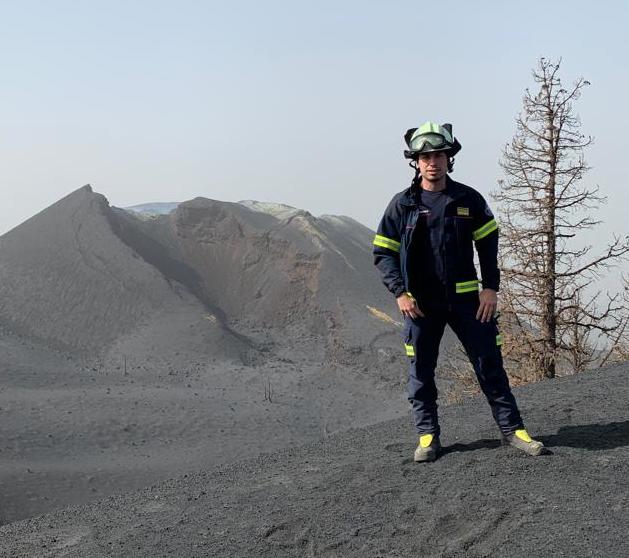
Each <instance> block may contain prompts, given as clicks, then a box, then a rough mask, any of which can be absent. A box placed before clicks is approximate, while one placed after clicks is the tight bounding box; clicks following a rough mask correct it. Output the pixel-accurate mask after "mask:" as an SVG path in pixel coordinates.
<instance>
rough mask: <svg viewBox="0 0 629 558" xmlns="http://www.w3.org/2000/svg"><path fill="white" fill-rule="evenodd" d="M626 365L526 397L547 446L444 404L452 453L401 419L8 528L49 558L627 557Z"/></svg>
mask: <svg viewBox="0 0 629 558" xmlns="http://www.w3.org/2000/svg"><path fill="white" fill-rule="evenodd" d="M627 373H629V366H628V365H627V364H625V365H621V366H616V367H612V368H609V369H607V370H602V371H597V372H590V373H584V374H581V375H578V376H572V377H566V378H561V379H555V380H550V381H546V382H542V383H538V384H532V385H528V386H524V387H521V388H517V390H516V391H517V396H518V399H519V401H520V402H521V405H522V407H523V409H524V411H525V415H526V416H527V417H528V427H529V429H530V430H531V431H532V432H535V433H536V434H537V435H538V437H539V438H540V439H542V440H543V441H544V442H545V444H546V446H547V447H548V448H549V450H550V453H549V454H548V455H544V456H541V457H538V458H531V457H529V456H526V455H524V454H521V453H519V452H517V451H516V450H514V449H512V448H503V447H500V444H499V441H498V440H497V433H496V430H495V427H494V426H493V425H492V423H491V419H490V417H489V412H488V409H487V406H486V404H485V402H484V401H482V400H480V399H472V400H468V401H466V402H465V403H463V404H458V405H452V406H445V407H443V408H442V419H443V420H442V423H443V429H444V436H443V442H444V444H445V453H444V455H443V456H442V457H441V458H440V459H439V460H437V461H436V462H434V463H428V464H416V463H414V462H413V461H412V459H411V456H412V451H413V441H414V440H413V436H412V435H411V434H410V425H409V423H408V421H407V420H394V421H388V422H383V423H380V424H378V425H375V426H371V427H368V428H363V429H358V430H352V431H348V432H344V433H340V434H338V435H335V436H333V437H331V438H329V439H327V440H325V441H322V442H317V443H313V444H309V445H306V446H302V447H299V448H292V449H287V450H284V451H281V452H279V453H272V454H264V455H260V456H258V457H252V458H249V459H245V460H241V461H240V462H238V463H233V464H231V465H226V466H222V467H218V468H214V469H211V470H208V471H204V472H198V473H195V474H189V475H186V476H184V477H180V478H176V479H173V480H170V481H167V482H164V483H160V484H155V485H153V486H151V487H148V488H145V489H143V490H140V491H136V492H133V493H128V494H125V495H120V496H117V497H112V498H108V499H105V500H103V501H100V502H96V503H93V504H91V505H89V506H83V507H76V508H69V509H66V510H63V511H59V512H56V513H53V514H49V515H45V516H41V517H37V518H34V519H30V520H28V521H23V522H19V523H14V524H12V525H7V526H4V527H2V528H0V554H2V555H3V556H12V557H15V558H21V557H30V556H41V557H48V556H50V557H52V556H61V555H63V556H67V557H74V556H76V557H79V556H80V557H83V558H90V557H101V556H131V555H133V556H151V557H152V558H153V557H161V556H199V557H200V556H243V557H245V556H269V557H274V558H275V557H289V556H296V557H297V556H326V557H334V556H343V557H353V556H356V557H361V558H362V557H372V556H373V557H375V556H433V557H457V556H460V557H463V556H465V557H481V556H483V557H487V556H501V557H503V556H504V557H528V556H565V557H574V556H626V555H627V553H628V551H629V545H628V543H627V538H626V526H627V524H629V511H628V510H629V480H628V479H629V422H628V421H627V416H626V402H627V400H628V398H629V386H628V383H627V381H626V379H627Z"/></svg>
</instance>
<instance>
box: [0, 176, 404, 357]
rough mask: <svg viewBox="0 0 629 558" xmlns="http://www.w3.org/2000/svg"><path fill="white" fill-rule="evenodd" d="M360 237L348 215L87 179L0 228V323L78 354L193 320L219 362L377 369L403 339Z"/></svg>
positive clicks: (171, 335)
mask: <svg viewBox="0 0 629 558" xmlns="http://www.w3.org/2000/svg"><path fill="white" fill-rule="evenodd" d="M372 236H373V232H372V231H370V230H369V229H368V228H366V227H364V226H363V225H361V224H360V223H358V222H356V221H354V220H353V219H350V218H348V217H338V216H321V217H314V216H313V215H311V214H310V213H308V212H306V211H302V210H298V209H295V208H291V207H288V206H283V205H280V204H267V203H261V202H253V201H247V202H241V203H228V202H221V201H216V200H211V199H206V198H195V199H193V200H190V201H187V202H183V203H169V204H146V205H143V206H136V207H135V208H130V209H129V210H123V209H119V208H115V207H111V206H110V205H109V204H108V202H107V200H106V199H105V197H104V196H102V195H101V194H98V193H95V192H93V191H92V189H91V187H90V186H85V187H83V188H81V189H79V190H77V191H75V192H73V193H71V194H70V195H69V196H67V197H65V198H63V199H61V200H60V201H58V202H57V203H55V204H54V205H52V206H50V207H49V208H47V209H45V210H44V211H42V212H41V213H39V214H37V215H35V216H34V217H32V218H31V219H29V220H28V221H26V222H25V223H23V224H21V225H20V226H18V227H16V228H15V229H13V230H12V231H10V232H9V233H7V234H5V235H4V236H2V237H0V322H1V323H2V325H3V326H4V328H5V329H8V330H9V331H12V332H15V333H17V334H19V335H21V336H24V337H27V338H29V339H34V340H37V341H39V342H42V343H44V344H45V345H47V346H50V347H53V348H56V349H60V350H63V351H69V352H80V353H82V354H100V355H102V354H106V353H107V351H108V350H110V349H111V348H112V347H117V348H118V350H123V349H122V347H121V346H120V344H125V343H128V342H129V339H130V338H131V337H134V336H136V337H137V336H138V335H139V336H142V335H143V334H142V332H145V334H146V335H148V334H149V332H150V334H151V335H152V338H153V340H154V341H157V342H156V343H155V342H154V343H152V344H153V345H155V346H156V350H157V351H158V352H166V353H168V352H170V351H172V350H175V351H176V347H178V346H180V345H183V346H185V344H186V338H187V337H188V336H189V335H190V333H191V332H190V331H189V330H190V329H192V330H193V334H194V335H197V336H200V337H201V338H202V340H203V344H204V353H205V354H207V355H211V356H212V358H216V359H219V360H222V359H227V360H236V361H242V362H245V363H251V362H253V361H256V360H259V359H262V360H266V359H268V358H269V357H270V356H273V355H275V356H279V357H281V358H290V359H291V360H298V361H301V360H316V361H317V362H320V363H348V364H351V365H353V366H357V367H373V366H376V367H378V368H381V367H382V365H383V364H384V365H388V364H389V363H390V362H391V360H392V359H393V360H398V358H399V357H401V351H400V346H401V345H400V339H399V324H398V323H396V318H395V314H394V312H395V305H394V302H393V300H392V299H391V297H390V296H389V295H388V293H386V291H385V290H384V288H383V287H382V285H381V284H380V280H379V277H378V276H377V272H376V270H375V268H374V267H373V265H372V259H371V240H372ZM190 320H192V322H191V323H193V324H194V325H193V326H192V327H190V326H191V324H190V323H188V322H189V321H190ZM137 348H138V347H134V348H131V347H126V348H125V349H124V350H125V351H127V352H134V350H135V349H137Z"/></svg>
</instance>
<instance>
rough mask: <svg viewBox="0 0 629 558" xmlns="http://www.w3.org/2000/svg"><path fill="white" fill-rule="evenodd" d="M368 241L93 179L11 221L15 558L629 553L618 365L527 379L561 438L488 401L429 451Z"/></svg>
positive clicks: (545, 425) (2, 257)
mask: <svg viewBox="0 0 629 558" xmlns="http://www.w3.org/2000/svg"><path fill="white" fill-rule="evenodd" d="M372 235H373V232H372V231H370V230H369V229H367V228H365V227H363V226H362V225H360V224H359V223H356V222H355V221H353V220H351V219H348V218H346V217H335V216H322V217H318V218H317V217H313V216H312V215H310V214H309V213H307V212H304V211H300V210H296V209H294V208H290V207H286V206H280V205H273V204H261V203H257V202H241V203H238V204H234V203H225V202H218V201H215V200H209V199H205V198H196V199H194V200H191V201H189V202H185V203H182V204H178V205H177V204H172V205H167V206H160V207H152V208H151V213H150V214H149V215H147V214H142V213H134V212H130V211H124V210H121V209H117V208H113V207H110V206H109V204H108V203H107V200H106V199H105V198H104V197H103V196H101V195H100V194H96V193H94V192H92V190H91V188H89V187H84V188H81V189H80V190H77V191H76V192H73V193H72V194H70V195H69V196H67V197H66V198H64V199H62V200H60V201H59V202H57V203H56V204H54V205H53V206H51V207H49V208H47V209H46V210H44V211H42V212H41V213H40V214H38V215H36V216H34V217H33V218H31V219H30V220H28V221H26V222H25V223H23V224H22V225H20V226H19V227H17V228H15V229H13V230H12V231H10V232H9V233H7V234H5V235H3V236H2V237H0V494H2V501H1V503H0V524H4V526H3V527H1V528H0V555H1V556H82V557H83V556H88V557H89V556H409V555H413V556H415V555H418V556H525V555H530V556H545V555H551V554H552V555H556V556H608V555H609V556H622V555H626V554H627V545H626V543H625V542H624V540H623V538H624V536H621V535H622V529H621V527H622V526H624V527H625V530H626V525H627V523H628V516H627V511H626V510H627V480H626V479H627V473H628V471H627V446H628V445H629V433H628V426H627V418H626V407H627V403H626V402H627V385H626V377H627V368H626V366H625V367H624V368H623V367H622V366H620V367H616V368H612V369H609V370H606V371H603V372H593V373H588V374H584V375H581V376H578V377H571V378H562V379H558V380H555V381H552V382H545V383H541V384H536V385H531V386H526V387H523V388H518V389H517V391H516V393H517V394H518V398H519V399H520V402H521V405H522V407H523V411H524V415H525V418H526V419H527V422H528V425H529V427H530V429H531V431H532V432H533V433H536V434H539V435H540V436H541V438H542V439H543V440H544V441H545V442H546V443H547V445H548V446H549V447H550V448H551V450H552V454H551V455H547V456H544V457H542V458H539V459H531V458H528V457H527V456H523V455H519V454H517V453H516V452H514V451H513V450H510V449H503V448H500V447H499V444H498V442H497V432H496V429H495V427H494V425H493V423H492V421H491V417H490V413H489V410H488V408H487V405H486V403H485V402H484V401H482V400H480V399H472V400H469V401H467V402H465V403H464V404H462V405H453V406H443V407H442V409H443V423H444V439H443V441H444V443H445V444H446V446H448V447H447V451H446V453H445V455H444V456H443V457H442V458H441V459H440V460H439V461H437V462H436V463H433V464H425V465H423V466H419V465H416V464H414V463H413V462H412V460H411V456H412V450H413V443H414V441H415V440H414V436H413V433H412V428H411V425H410V421H409V419H408V416H407V404H406V401H405V394H404V388H403V385H404V381H405V375H406V367H407V361H406V358H405V356H404V354H403V351H402V350H401V349H402V346H401V340H400V324H399V322H398V318H397V315H396V309H395V305H394V301H392V299H391V297H390V296H389V295H388V293H386V291H385V290H384V288H383V287H382V285H381V284H380V279H379V277H378V275H377V273H376V270H375V268H374V267H373V265H372V264H371V254H370V252H371V240H372ZM451 344H452V338H451V337H448V336H447V337H446V338H445V339H444V343H443V347H442V349H444V348H445V349H448V348H449V347H451ZM447 382H448V379H447V378H441V379H440V385H441V386H442V387H443V386H446V385H447ZM357 427H361V428H359V429H358V430H356V428H357ZM348 429H353V430H348ZM168 479H170V480H168ZM41 514H46V515H41Z"/></svg>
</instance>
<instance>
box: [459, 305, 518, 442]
mask: <svg viewBox="0 0 629 558" xmlns="http://www.w3.org/2000/svg"><path fill="white" fill-rule="evenodd" d="M458 306H459V305H455V307H454V309H453V311H452V312H451V313H450V315H449V316H448V323H449V324H450V327H451V328H452V330H453V331H454V333H455V334H456V335H457V337H458V338H459V340H460V341H461V343H462V344H463V347H464V348H465V351H466V353H467V355H468V358H469V359H470V362H471V363H472V366H473V367H474V372H476V377H477V378H478V382H479V384H480V387H481V390H482V391H483V393H484V394H485V397H486V398H487V401H488V403H489V406H490V407H491V412H492V414H493V416H494V420H495V421H496V424H498V427H499V428H500V430H501V431H502V432H504V433H505V434H510V433H511V432H513V431H514V430H516V429H517V428H523V423H522V418H521V417H520V412H519V410H518V405H517V403H516V401H515V397H514V396H513V393H511V388H510V386H509V379H508V378H507V373H506V372H505V369H504V366H503V362H502V354H501V352H500V345H499V344H497V335H498V328H497V324H496V320H495V319H494V318H492V320H491V321H489V322H485V323H482V322H480V321H479V320H477V319H476V310H477V308H478V304H476V305H474V304H466V305H460V307H458Z"/></svg>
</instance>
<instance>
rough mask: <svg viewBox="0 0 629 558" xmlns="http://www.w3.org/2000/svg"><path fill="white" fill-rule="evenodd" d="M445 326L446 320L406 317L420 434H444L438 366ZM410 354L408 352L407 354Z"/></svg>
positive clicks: (412, 394)
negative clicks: (440, 344)
mask: <svg viewBox="0 0 629 558" xmlns="http://www.w3.org/2000/svg"><path fill="white" fill-rule="evenodd" d="M444 327H445V319H443V318H438V319H437V318H435V317H428V316H426V317H424V318H417V319H415V320H411V319H410V318H406V320H405V324H404V337H405V338H404V344H405V345H406V346H407V347H408V346H410V347H411V348H412V349H411V350H412V353H413V355H409V356H410V357H411V358H410V365H409V371H408V384H407V391H408V400H409V403H410V404H411V408H412V414H413V422H414V424H415V428H416V430H417V433H418V434H420V435H421V434H428V433H432V434H435V435H436V436H438V435H439V434H440V429H439V418H438V414H437V386H436V385H435V367H436V365H437V357H438V356H439V342H440V341H441V336H442V335H443V329H444ZM409 352H411V351H408V349H407V354H409Z"/></svg>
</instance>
